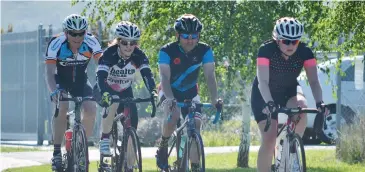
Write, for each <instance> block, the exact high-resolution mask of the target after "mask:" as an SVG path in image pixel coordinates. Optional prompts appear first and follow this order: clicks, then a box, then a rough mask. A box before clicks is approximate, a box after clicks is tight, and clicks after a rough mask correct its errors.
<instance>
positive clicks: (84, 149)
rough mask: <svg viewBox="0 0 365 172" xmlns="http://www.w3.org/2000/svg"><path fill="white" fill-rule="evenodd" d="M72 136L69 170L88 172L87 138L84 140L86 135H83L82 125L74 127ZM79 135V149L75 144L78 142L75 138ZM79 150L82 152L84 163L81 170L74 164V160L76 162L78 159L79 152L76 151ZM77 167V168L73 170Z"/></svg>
mask: <svg viewBox="0 0 365 172" xmlns="http://www.w3.org/2000/svg"><path fill="white" fill-rule="evenodd" d="M73 131H74V132H73V134H72V147H71V150H72V164H71V165H72V166H71V169H72V171H74V172H88V171H89V160H88V157H89V151H88V145H87V138H86V133H85V129H84V127H83V126H82V125H76V126H75V127H74V130H73ZM79 134H80V136H81V137H80V138H81V141H80V143H81V148H80V146H79V145H78V144H76V143H77V142H78V139H77V136H78V135H79ZM79 149H80V150H81V151H82V152H84V155H85V156H84V157H83V159H84V160H83V161H84V163H85V168H83V169H78V168H79V167H80V164H76V162H75V160H78V159H79V158H78V157H79V156H80V155H79V154H80V152H79V151H78V150H79ZM75 167H77V168H75Z"/></svg>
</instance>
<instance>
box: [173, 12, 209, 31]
mask: <svg viewBox="0 0 365 172" xmlns="http://www.w3.org/2000/svg"><path fill="white" fill-rule="evenodd" d="M174 28H175V31H176V32H178V33H187V34H190V33H197V32H201V31H202V29H203V25H202V23H201V22H200V21H199V19H198V18H197V17H195V16H194V15H192V14H184V15H182V16H181V17H179V18H178V19H177V20H176V21H175V25H174Z"/></svg>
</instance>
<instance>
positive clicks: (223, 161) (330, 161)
mask: <svg viewBox="0 0 365 172" xmlns="http://www.w3.org/2000/svg"><path fill="white" fill-rule="evenodd" d="M306 155H307V158H306V159H307V168H308V171H309V172H349V171H363V170H364V168H365V164H352V165H351V164H347V163H343V162H339V161H337V160H336V159H335V151H334V150H330V151H328V150H309V151H307V152H306ZM256 160H257V152H252V153H250V158H249V166H250V168H244V169H243V168H236V161H237V153H226V154H210V155H207V156H206V168H207V172H222V171H224V172H256ZM90 168H91V169H90V171H91V172H94V171H95V172H96V171H97V167H96V162H93V163H91V164H90ZM5 171H6V172H43V171H50V165H49V164H48V165H42V166H34V167H28V168H16V169H9V170H5ZM143 171H144V172H155V171H157V168H156V162H155V159H143Z"/></svg>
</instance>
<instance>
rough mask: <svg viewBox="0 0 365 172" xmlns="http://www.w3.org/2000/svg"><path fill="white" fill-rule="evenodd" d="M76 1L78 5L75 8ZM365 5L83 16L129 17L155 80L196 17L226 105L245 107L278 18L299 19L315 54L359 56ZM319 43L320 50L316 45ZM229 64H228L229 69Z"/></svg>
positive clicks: (105, 9) (121, 8)
mask: <svg viewBox="0 0 365 172" xmlns="http://www.w3.org/2000/svg"><path fill="white" fill-rule="evenodd" d="M77 2H78V1H73V4H75V3H77ZM364 4H365V3H362V2H308V1H269V2H252V1H239V2H235V1H226V2H222V1H219V2H217V1H193V2H192V1H187V2H186V1H173V2H165V1H164V2H158V1H153V2H151V1H146V2H145V1H128V2H126V1H97V2H88V3H87V5H86V6H85V9H84V11H83V14H84V15H85V16H90V15H89V14H95V20H103V21H104V23H106V26H107V27H108V28H109V27H110V26H111V25H112V24H113V23H116V22H118V21H120V20H122V19H125V18H126V17H125V14H129V16H130V17H129V19H128V20H130V21H132V22H134V23H137V24H138V25H139V26H140V27H141V28H142V38H141V45H142V46H141V48H142V49H144V50H145V51H146V53H147V55H148V56H149V58H150V62H151V68H152V70H153V72H154V74H155V76H158V75H157V74H158V73H157V72H158V71H157V52H158V50H159V48H160V47H161V46H162V45H164V44H166V43H167V42H170V41H174V40H176V38H175V32H174V30H173V24H174V21H175V19H176V18H177V17H179V16H180V15H182V14H183V13H192V14H194V15H196V16H197V17H198V18H200V19H201V21H202V22H203V24H204V29H203V32H202V37H201V41H203V42H206V43H208V44H209V45H211V46H212V47H213V51H214V56H215V60H216V75H217V79H218V83H219V95H220V96H221V97H223V98H224V100H227V99H228V98H229V99H231V98H232V94H233V93H232V92H233V91H235V90H238V91H239V95H240V96H239V97H241V99H233V100H234V101H235V102H236V103H241V102H242V101H245V100H243V99H242V97H244V96H245V95H243V94H244V92H243V90H245V89H246V87H247V85H249V84H250V83H251V81H252V79H253V78H254V77H255V74H256V72H255V70H256V65H255V59H256V57H255V56H256V54H257V50H258V48H259V46H260V44H261V43H262V42H263V41H265V40H268V39H271V32H272V29H273V25H274V22H275V21H276V20H277V19H278V18H280V17H284V16H293V17H296V18H299V19H300V21H301V22H303V23H304V24H305V32H306V33H307V34H308V35H309V37H308V38H307V39H305V38H303V41H306V42H308V44H309V45H310V46H312V47H313V48H314V50H321V51H336V50H338V51H341V52H345V51H349V50H351V51H357V52H358V51H363V50H364V46H363V45H364V44H363V42H362V41H363V40H365V39H364V38H365V33H364V32H363V31H364V30H365V29H364V21H363V20H362V19H363V18H365V12H364V9H365V8H364V7H365V5H364ZM108 18H111V20H107V19H108ZM351 32H353V33H355V34H354V35H353V36H352V39H351V40H347V41H346V42H345V43H344V44H343V45H341V46H340V47H336V46H333V45H336V42H337V39H338V37H339V36H340V35H344V36H345V37H349V36H350V34H351ZM316 43H317V44H318V46H315V44H316ZM227 63H228V64H229V65H224V64H227ZM237 74H239V75H240V77H237ZM238 78H241V79H240V80H241V81H243V82H241V81H239V80H238ZM203 80H204V77H200V80H199V83H202V81H203ZM200 89H201V90H200V94H201V99H202V101H207V100H208V98H209V96H208V95H209V94H208V91H207V87H206V86H205V84H200ZM232 90H233V91H232ZM245 132H246V134H244V136H242V143H241V145H240V152H239V157H238V166H240V167H247V166H248V164H247V162H248V146H249V139H248V138H247V135H248V134H247V131H244V133H245ZM241 148H242V149H241Z"/></svg>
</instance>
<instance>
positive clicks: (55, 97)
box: [50, 89, 63, 104]
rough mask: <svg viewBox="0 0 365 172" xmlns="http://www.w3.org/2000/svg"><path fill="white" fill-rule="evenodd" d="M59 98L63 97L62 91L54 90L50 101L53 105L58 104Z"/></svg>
mask: <svg viewBox="0 0 365 172" xmlns="http://www.w3.org/2000/svg"><path fill="white" fill-rule="evenodd" d="M60 96H63V90H62V89H56V90H55V91H54V92H53V93H51V95H50V97H51V101H52V102H53V103H55V104H57V103H58V99H59V98H60Z"/></svg>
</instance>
